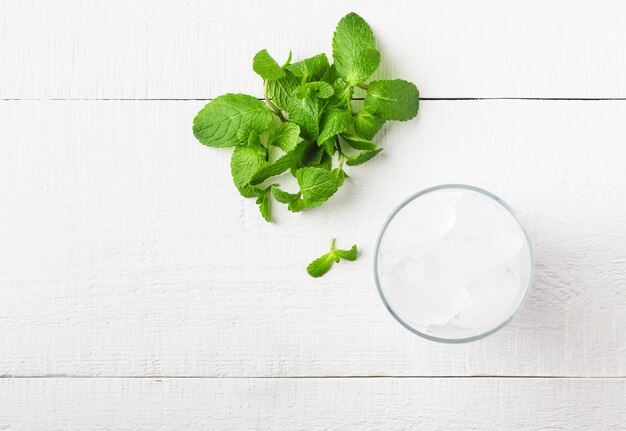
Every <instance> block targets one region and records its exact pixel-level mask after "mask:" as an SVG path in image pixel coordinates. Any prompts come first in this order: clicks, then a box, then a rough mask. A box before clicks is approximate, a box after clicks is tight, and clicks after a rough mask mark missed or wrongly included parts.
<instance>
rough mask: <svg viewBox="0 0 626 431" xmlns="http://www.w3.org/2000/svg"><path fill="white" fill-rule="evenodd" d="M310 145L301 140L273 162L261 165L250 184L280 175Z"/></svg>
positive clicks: (294, 162) (296, 162) (300, 156)
mask: <svg viewBox="0 0 626 431" xmlns="http://www.w3.org/2000/svg"><path fill="white" fill-rule="evenodd" d="M310 146H311V144H310V143H309V142H306V141H302V142H300V143H299V144H298V145H296V147H295V148H294V149H293V150H291V151H290V152H288V153H287V154H285V155H283V156H282V157H281V158H279V159H278V160H276V161H275V162H274V163H270V164H268V165H265V166H263V167H262V168H261V169H259V170H258V171H256V172H255V173H254V175H252V177H251V178H250V184H252V185H253V186H254V185H257V184H261V183H262V182H263V181H265V180H267V179H268V178H270V177H274V176H276V175H280V174H282V173H283V172H285V171H286V170H288V169H290V168H292V167H294V166H296V165H297V164H298V163H299V162H300V160H302V158H303V157H304V154H305V152H306V151H307V149H308V148H309V147H310Z"/></svg>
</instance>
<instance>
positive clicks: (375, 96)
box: [365, 79, 419, 121]
mask: <svg viewBox="0 0 626 431" xmlns="http://www.w3.org/2000/svg"><path fill="white" fill-rule="evenodd" d="M365 106H366V107H371V109H374V113H375V115H376V116H378V117H380V118H382V119H384V120H398V121H407V120H410V119H411V118H415V116H416V115H417V110H418V108H419V91H418V90H417V87H416V86H415V84H413V83H411V82H408V81H403V80H401V79H394V80H388V81H374V82H371V83H370V84H369V85H368V86H367V95H366V96H365Z"/></svg>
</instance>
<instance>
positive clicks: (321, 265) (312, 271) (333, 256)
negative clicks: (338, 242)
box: [306, 238, 358, 278]
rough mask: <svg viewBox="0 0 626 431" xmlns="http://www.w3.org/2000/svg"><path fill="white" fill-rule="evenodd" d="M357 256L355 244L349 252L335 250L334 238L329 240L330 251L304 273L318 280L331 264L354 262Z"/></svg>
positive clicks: (311, 264)
mask: <svg viewBox="0 0 626 431" xmlns="http://www.w3.org/2000/svg"><path fill="white" fill-rule="evenodd" d="M357 255H358V250H357V248H356V244H355V245H353V246H352V248H351V249H349V250H340V249H336V248H335V238H333V239H331V240H330V251H329V252H328V253H326V254H324V255H322V256H321V257H318V258H317V259H315V260H314V261H313V262H311V263H310V264H309V266H307V267H306V272H308V273H309V275H310V276H311V277H314V278H318V277H321V276H322V275H324V274H326V273H327V272H328V271H329V270H330V267H331V266H332V265H333V263H339V261H340V260H342V259H343V260H349V261H355V260H356V258H357Z"/></svg>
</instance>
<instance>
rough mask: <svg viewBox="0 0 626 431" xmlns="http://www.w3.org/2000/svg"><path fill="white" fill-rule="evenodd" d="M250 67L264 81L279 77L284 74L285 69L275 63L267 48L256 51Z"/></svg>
mask: <svg viewBox="0 0 626 431" xmlns="http://www.w3.org/2000/svg"><path fill="white" fill-rule="evenodd" d="M252 69H254V71H255V72H256V73H257V74H259V76H260V77H261V78H263V79H264V80H266V81H272V80H276V79H280V78H282V77H283V76H285V71H284V70H283V69H282V68H281V67H280V66H279V65H278V63H276V60H274V59H273V58H272V56H271V55H269V53H268V52H267V49H263V50H261V51H259V52H257V53H256V55H255V56H254V59H253V60H252Z"/></svg>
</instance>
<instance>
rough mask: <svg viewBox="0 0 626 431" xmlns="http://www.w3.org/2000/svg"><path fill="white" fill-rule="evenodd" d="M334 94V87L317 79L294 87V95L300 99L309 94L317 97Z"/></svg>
mask: <svg viewBox="0 0 626 431" xmlns="http://www.w3.org/2000/svg"><path fill="white" fill-rule="evenodd" d="M333 94H335V89H334V88H333V86H332V85H330V84H329V83H327V82H323V81H317V82H309V83H306V84H303V85H301V86H299V87H298V88H296V91H294V95H295V96H296V97H299V98H300V99H302V98H304V97H307V96H309V95H312V96H315V97H317V98H318V99H328V98H329V97H331V96H332V95H333Z"/></svg>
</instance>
